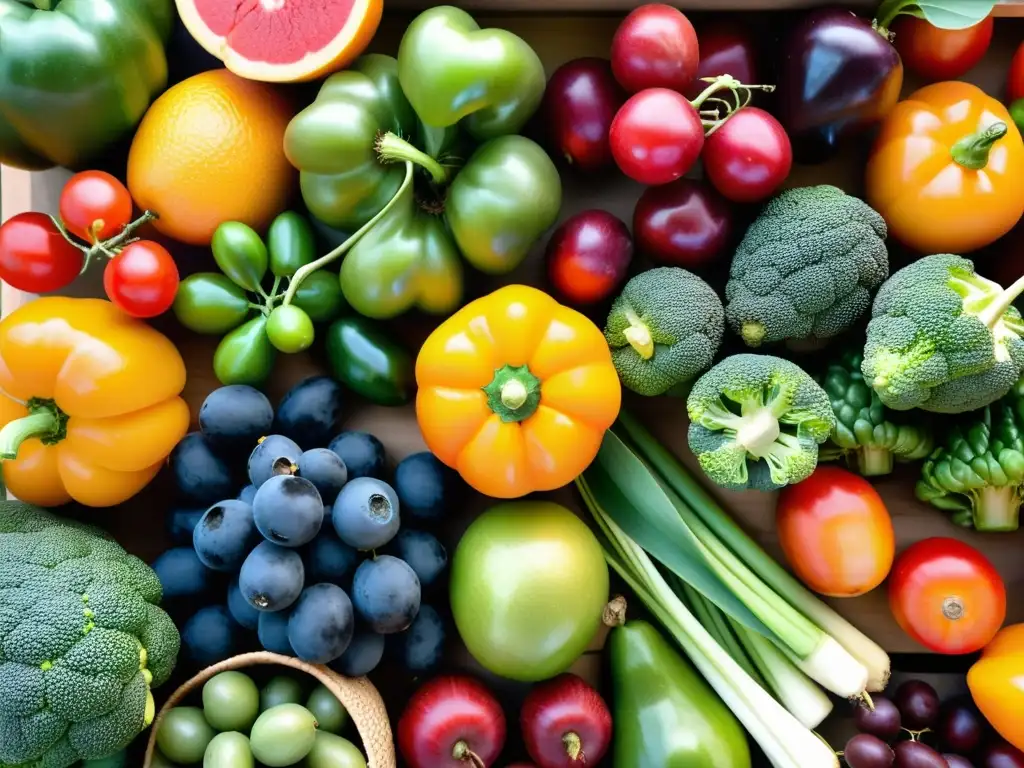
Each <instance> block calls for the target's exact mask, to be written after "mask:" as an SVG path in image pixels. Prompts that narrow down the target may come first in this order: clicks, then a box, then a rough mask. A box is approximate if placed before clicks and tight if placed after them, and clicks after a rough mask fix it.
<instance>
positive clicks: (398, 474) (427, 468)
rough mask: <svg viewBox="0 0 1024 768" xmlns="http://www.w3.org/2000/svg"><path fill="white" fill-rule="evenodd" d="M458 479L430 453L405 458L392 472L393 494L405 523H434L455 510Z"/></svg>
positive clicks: (453, 472)
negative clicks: (395, 495) (406, 518)
mask: <svg viewBox="0 0 1024 768" xmlns="http://www.w3.org/2000/svg"><path fill="white" fill-rule="evenodd" d="M458 488H459V477H458V475H457V474H456V473H455V471H454V470H453V469H451V468H450V467H446V466H445V465H444V464H442V463H441V461H440V460H439V459H438V458H437V457H436V456H434V454H432V453H431V452H430V451H423V452H421V453H414V454H412V455H410V456H406V457H405V458H404V459H402V461H400V462H399V463H398V466H397V467H396V468H395V492H396V493H397V494H398V500H399V501H400V502H401V504H402V514H405V515H406V516H407V517H408V518H409V519H415V520H422V521H424V522H437V521H438V520H440V519H442V518H443V517H444V516H445V515H446V514H448V510H449V509H451V508H452V507H454V506H455V503H456V500H455V495H456V492H457V490H458Z"/></svg>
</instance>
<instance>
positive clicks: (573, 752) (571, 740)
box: [562, 731, 587, 765]
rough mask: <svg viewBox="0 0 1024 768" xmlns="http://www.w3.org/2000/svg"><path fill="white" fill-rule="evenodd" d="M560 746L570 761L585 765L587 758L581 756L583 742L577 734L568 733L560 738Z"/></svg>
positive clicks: (583, 755)
mask: <svg viewBox="0 0 1024 768" xmlns="http://www.w3.org/2000/svg"><path fill="white" fill-rule="evenodd" d="M562 745H563V746H564V747H565V754H566V755H568V756H569V759H570V760H572V761H573V762H578V763H580V765H586V764H587V756H586V755H585V754H583V740H582V739H580V735H579V734H578V733H576V732H575V731H569V732H568V733H567V734H565V735H564V736H563V737H562Z"/></svg>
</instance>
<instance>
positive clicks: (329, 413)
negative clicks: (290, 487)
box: [274, 376, 345, 450]
mask: <svg viewBox="0 0 1024 768" xmlns="http://www.w3.org/2000/svg"><path fill="white" fill-rule="evenodd" d="M344 402H345V391H344V390H343V389H342V388H341V385H340V384H339V383H338V382H336V381H335V380H334V379H332V378H331V377H330V376H312V377H310V378H308V379H305V380H303V381H300V382H299V383H298V384H296V385H295V386H294V387H292V388H291V389H290V390H288V393H287V394H286V395H285V396H284V398H283V399H282V400H281V403H280V405H278V406H277V418H276V419H275V420H274V431H275V432H277V433H278V434H281V435H285V436H286V437H290V438H291V439H292V440H294V441H295V442H296V443H298V444H299V445H301V446H302V447H303V448H305V449H306V450H309V449H310V448H322V447H323V446H325V445H327V444H328V443H329V442H330V441H331V438H332V437H334V435H336V434H338V428H339V427H340V426H341V415H342V407H343V405H344Z"/></svg>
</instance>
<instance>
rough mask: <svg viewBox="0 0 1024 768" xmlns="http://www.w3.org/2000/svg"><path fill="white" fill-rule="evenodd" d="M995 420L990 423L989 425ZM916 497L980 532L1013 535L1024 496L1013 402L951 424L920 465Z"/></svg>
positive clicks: (1023, 462) (1023, 460)
mask: <svg viewBox="0 0 1024 768" xmlns="http://www.w3.org/2000/svg"><path fill="white" fill-rule="evenodd" d="M993 422H995V423H993ZM915 491H916V493H917V498H919V499H920V500H921V501H927V502H929V503H930V504H932V505H934V506H936V507H938V508H939V509H942V510H945V511H947V512H951V513H952V516H953V522H955V523H957V524H958V525H962V526H964V527H965V528H971V527H973V528H977V529H978V530H979V531H1015V530H1017V526H1018V517H1019V513H1020V504H1021V499H1022V498H1024V436H1022V434H1021V422H1020V420H1019V418H1018V416H1017V413H1016V410H1015V408H1014V406H1013V404H1012V403H1010V402H1008V401H1002V402H998V403H995V404H993V405H990V406H987V407H986V408H985V409H984V410H983V411H982V412H981V414H980V418H978V419H975V420H974V421H972V422H970V423H968V424H963V425H957V426H955V427H954V428H953V429H952V430H951V431H950V433H949V436H948V437H947V439H946V442H945V444H944V445H942V446H940V447H939V448H937V449H935V451H934V453H932V455H931V456H930V457H929V458H928V460H927V461H926V462H925V463H924V464H923V465H922V467H921V479H920V480H919V481H918V482H917V486H916V488H915Z"/></svg>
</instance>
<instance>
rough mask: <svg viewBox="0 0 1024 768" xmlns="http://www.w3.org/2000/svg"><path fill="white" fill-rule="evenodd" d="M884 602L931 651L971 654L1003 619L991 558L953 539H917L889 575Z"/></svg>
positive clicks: (999, 586)
mask: <svg viewBox="0 0 1024 768" xmlns="http://www.w3.org/2000/svg"><path fill="white" fill-rule="evenodd" d="M889 607H890V609H891V610H892V615H893V616H894V617H895V618H896V622H897V623H898V624H899V625H900V627H902V628H903V631H904V632H906V633H907V634H908V635H910V636H911V637H912V638H913V639H914V640H916V641H917V642H919V643H920V644H921V645H923V646H925V647H926V648H929V649H931V650H932V651H935V652H936V653H948V654H959V653H974V652H975V651H978V650H980V649H981V648H984V647H985V645H987V644H988V643H989V641H991V640H992V638H993V637H994V636H995V634H996V632H998V631H999V628H1000V627H1001V626H1002V625H1003V621H1004V620H1005V619H1006V587H1005V585H1004V584H1003V580H1002V579H1001V578H1000V576H999V573H998V572H997V571H996V569H995V568H994V567H993V566H992V563H990V562H989V561H988V559H987V558H986V557H985V556H984V555H983V554H981V553H980V552H979V551H978V550H976V549H975V548H974V547H972V546H970V545H969V544H966V543H964V542H962V541H959V540H957V539H948V538H943V537H935V538H931V539H925V540H923V541H919V542H917V543H916V544H913V545H911V546H910V547H908V548H907V549H906V550H905V551H904V552H903V553H901V554H900V556H899V559H898V560H897V561H896V565H895V566H894V567H893V569H892V574H891V576H890V578H889Z"/></svg>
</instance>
